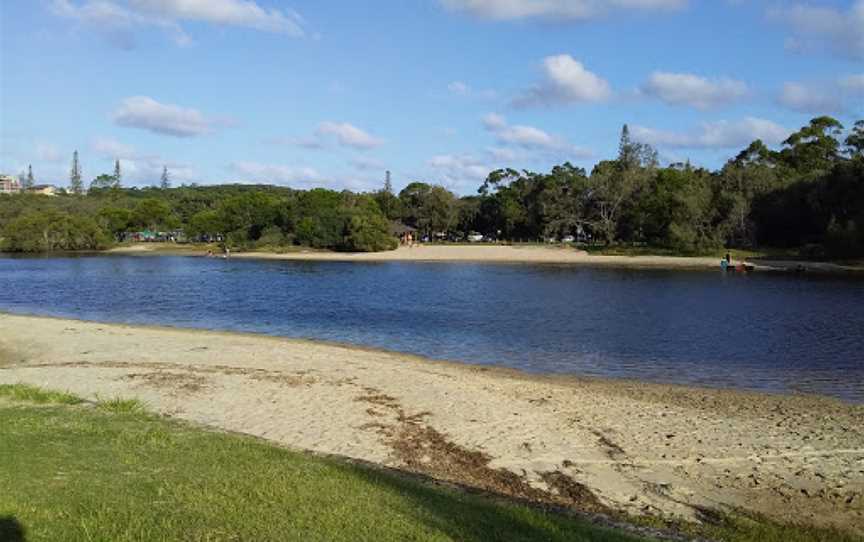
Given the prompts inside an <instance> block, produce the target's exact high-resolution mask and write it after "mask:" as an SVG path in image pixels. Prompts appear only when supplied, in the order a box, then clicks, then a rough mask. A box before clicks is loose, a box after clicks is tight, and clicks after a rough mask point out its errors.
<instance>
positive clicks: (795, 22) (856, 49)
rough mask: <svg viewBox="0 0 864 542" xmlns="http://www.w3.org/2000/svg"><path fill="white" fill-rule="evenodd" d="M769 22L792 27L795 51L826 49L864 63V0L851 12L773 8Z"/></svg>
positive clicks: (806, 7)
mask: <svg viewBox="0 0 864 542" xmlns="http://www.w3.org/2000/svg"><path fill="white" fill-rule="evenodd" d="M768 18H769V19H770V20H772V21H775V22H779V23H781V24H784V25H786V26H788V27H789V29H790V30H791V32H792V35H791V37H790V38H788V40H787V43H786V47H787V49H789V50H792V51H807V50H810V49H814V48H824V49H827V50H828V51H831V52H833V53H835V54H838V55H840V56H844V57H849V58H855V59H864V0H855V1H854V2H853V3H852V4H851V5H850V6H849V8H848V9H847V10H844V9H841V8H837V7H831V6H825V5H813V4H805V3H796V4H793V5H786V6H783V7H779V6H778V7H772V8H770V9H769V10H768Z"/></svg>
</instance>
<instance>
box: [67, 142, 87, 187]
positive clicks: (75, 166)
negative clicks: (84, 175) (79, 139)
mask: <svg viewBox="0 0 864 542" xmlns="http://www.w3.org/2000/svg"><path fill="white" fill-rule="evenodd" d="M69 192H71V193H72V194H74V195H81V194H82V193H83V192H84V185H83V183H82V181H81V164H80V163H79V162H78V151H75V152H74V153H72V168H71V169H70V170H69Z"/></svg>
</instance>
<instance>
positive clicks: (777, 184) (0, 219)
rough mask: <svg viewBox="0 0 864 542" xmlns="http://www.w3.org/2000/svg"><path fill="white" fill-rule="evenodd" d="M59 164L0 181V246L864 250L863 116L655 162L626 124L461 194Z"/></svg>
mask: <svg viewBox="0 0 864 542" xmlns="http://www.w3.org/2000/svg"><path fill="white" fill-rule="evenodd" d="M72 172H73V173H72V177H73V179H72V180H73V182H72V187H73V188H70V190H69V191H61V194H60V195H59V196H57V197H46V196H40V195H34V194H20V195H11V196H4V197H0V238H2V240H0V250H4V251H12V252H50V251H57V250H98V249H102V248H105V247H107V246H110V245H111V244H113V243H116V242H119V241H121V240H123V239H128V238H129V237H130V234H131V233H133V232H135V235H136V236H137V235H138V234H139V233H141V232H145V233H144V235H145V237H147V236H149V235H151V234H152V232H162V233H161V235H160V236H159V238H165V239H172V240H183V239H189V240H199V241H202V240H203V241H212V240H216V241H218V242H220V243H222V244H224V245H225V246H228V247H231V248H235V249H249V250H251V249H262V248H269V249H279V248H280V247H283V248H284V247H292V246H302V247H311V248H318V249H329V250H337V251H350V252H369V251H382V250H389V249H393V248H395V247H396V237H395V235H394V234H396V233H398V232H399V231H400V229H401V231H402V233H403V234H404V233H405V232H406V231H412V232H413V233H412V235H413V237H414V238H415V239H416V238H421V239H429V240H464V239H480V238H483V239H485V240H496V241H520V240H521V241H531V242H536V241H543V242H547V241H551V240H567V241H570V242H581V243H584V244H587V245H595V246H603V247H614V246H629V247H650V248H649V250H655V251H661V252H663V253H672V254H676V255H693V254H709V253H714V252H716V251H717V250H719V249H723V248H726V247H738V248H754V247H757V248H758V247H774V248H779V249H783V250H786V251H787V252H792V253H793V254H795V255H796V256H797V257H800V256H805V257H809V258H830V259H854V258H860V257H862V256H864V121H858V122H856V123H855V124H854V126H853V127H851V129H849V130H847V129H846V128H845V127H843V126H842V125H841V124H840V123H839V122H838V121H837V120H835V119H833V118H831V117H818V118H814V119H813V120H811V121H810V123H809V124H807V126H804V127H802V128H801V129H800V130H798V131H797V132H795V133H793V134H792V135H790V136H789V138H788V139H786V141H785V142H784V143H783V145H782V146H781V148H779V149H770V148H768V147H767V146H766V145H765V144H763V143H762V142H761V141H758V140H757V141H754V142H753V143H752V144H750V145H749V146H748V147H747V148H746V149H743V150H742V151H741V152H740V153H738V154H737V155H736V156H734V157H733V158H731V159H730V160H729V161H728V162H727V163H726V164H725V165H724V166H723V167H722V168H720V169H719V170H717V171H710V170H707V169H704V168H699V167H694V166H691V165H690V164H689V163H678V164H670V165H666V166H664V167H661V166H660V165H659V164H658V159H657V152H656V151H655V150H654V149H653V148H651V147H650V146H648V145H645V144H643V143H639V142H636V141H634V140H633V139H632V138H631V137H630V134H629V130H628V129H627V127H626V126H625V127H624V129H623V130H622V134H621V140H620V148H619V153H618V156H617V157H615V158H614V159H610V160H603V161H600V162H599V163H598V164H596V165H595V166H594V168H593V170H592V171H591V172H590V174H589V173H588V172H586V171H585V170H584V169H582V168H580V167H575V166H573V165H571V164H570V163H564V164H562V165H559V166H556V167H554V168H552V170H551V171H550V172H548V173H535V172H530V171H517V170H514V169H510V168H504V169H498V170H495V171H492V172H491V173H490V174H489V175H488V177H487V178H486V180H485V182H483V183H482V185H481V186H480V187H479V189H478V193H477V195H473V196H464V197H457V196H456V195H455V194H453V193H452V192H450V191H448V190H447V189H445V188H444V187H442V186H440V185H434V184H429V183H425V182H411V183H409V184H408V185H407V186H406V187H405V188H404V189H403V190H402V191H400V192H399V193H398V194H396V193H394V191H393V188H392V186H391V185H390V183H389V181H388V182H386V183H385V186H384V187H383V188H382V189H381V190H378V191H375V192H371V193H352V192H349V191H343V192H337V191H332V190H326V189H313V190H306V191H303V190H292V189H289V188H285V187H277V186H270V185H243V184H235V185H220V186H195V185H192V186H182V187H178V188H170V187H169V184H168V183H167V182H163V183H162V186H160V187H158V188H157V187H153V188H123V186H122V183H121V172H120V168H119V164H118V166H117V168H116V170H115V173H114V175H100V176H99V177H97V178H96V179H94V181H93V182H92V183H91V187H90V190H89V191H87V192H86V194H85V192H84V190H83V189H82V187H81V186H82V183H81V181H80V168H79V167H78V165H77V153H76V157H75V162H74V164H73V168H72ZM76 176H77V177H76ZM166 178H167V172H166ZM76 179H77V180H76ZM394 223H396V224H397V227H396V229H395V230H394V228H393V225H394ZM404 225H407V226H409V227H410V228H413V229H414V230H405V229H404ZM148 238H149V237H148Z"/></svg>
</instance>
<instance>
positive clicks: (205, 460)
mask: <svg viewBox="0 0 864 542" xmlns="http://www.w3.org/2000/svg"><path fill="white" fill-rule="evenodd" d="M77 402H78V400H77V399H76V398H74V397H72V396H69V395H67V394H61V393H54V392H44V391H41V390H38V389H33V388H29V387H25V386H0V458H2V459H0V540H11V541H14V540H15V538H14V537H16V536H17V535H16V534H14V533H15V531H16V530H17V529H19V528H21V529H23V530H24V531H25V534H24V537H25V539H26V540H27V541H28V542H32V541H40V540H46V541H48V540H51V541H53V540H67V541H76V540H82V541H83V540H111V541H124V540H129V541H132V540H135V541H140V540H258V541H265V540H467V541H471V540H478V541H479V540H496V539H497V540H592V541H601V542H625V541H635V540H638V539H637V538H634V537H631V536H627V535H623V534H619V533H613V532H611V531H608V530H605V529H602V528H599V527H596V526H592V525H590V524H587V523H585V522H582V521H579V520H576V519H573V518H570V517H564V516H561V515H557V514H552V513H545V512H543V511H540V510H537V509H533V508H529V507H525V506H520V505H514V504H508V503H501V502H497V501H493V500H490V499H486V498H482V497H480V496H477V495H470V494H466V493H463V492H459V491H455V490H451V489H446V488H442V487H438V486H434V485H431V484H427V483H423V482H420V481H416V480H413V479H407V478H405V477H402V476H397V475H394V474H391V473H387V472H383V471H379V470H375V469H370V468H366V467H362V466H357V465H353V464H350V463H347V462H343V461H337V460H333V459H325V458H318V457H313V456H310V455H308V454H302V453H297V452H293V451H289V450H285V449H281V448H278V447H275V446H271V445H268V444H267V443H265V442H262V441H259V440H255V439H252V438H246V437H242V436H238V435H228V434H221V433H214V432H210V431H205V430H201V429H198V428H192V427H189V426H187V425H184V424H181V423H177V422H174V421H171V420H167V419H164V418H160V417H157V416H153V415H149V414H147V413H146V412H145V411H144V410H143V409H142V408H141V405H140V404H138V403H136V402H134V401H123V400H110V401H104V402H100V403H98V404H96V405H91V404H75V403H77Z"/></svg>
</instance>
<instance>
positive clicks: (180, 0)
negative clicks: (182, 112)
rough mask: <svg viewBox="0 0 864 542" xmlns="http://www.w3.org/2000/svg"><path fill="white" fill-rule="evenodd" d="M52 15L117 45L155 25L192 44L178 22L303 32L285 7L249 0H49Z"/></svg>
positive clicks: (294, 34)
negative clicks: (269, 6)
mask: <svg viewBox="0 0 864 542" xmlns="http://www.w3.org/2000/svg"><path fill="white" fill-rule="evenodd" d="M49 10H50V12H51V13H53V14H54V15H56V16H59V17H65V18H67V19H71V20H75V21H77V22H78V23H80V24H82V25H84V26H87V27H89V28H92V29H94V30H95V31H96V32H98V33H100V34H102V35H104V36H105V37H106V38H107V39H108V40H109V42H110V43H112V44H113V45H115V46H117V47H119V48H121V49H127V50H128V49H133V48H134V47H135V44H136V43H135V42H136V38H135V32H136V31H137V30H145V29H147V28H158V29H161V30H163V31H165V32H166V33H168V34H169V35H170V36H171V37H172V39H173V40H174V42H175V43H176V44H178V45H188V44H190V43H192V41H193V40H192V38H191V37H190V36H189V35H188V34H187V33H186V31H185V29H184V28H183V27H182V24H181V23H184V22H192V23H208V24H213V25H217V26H233V27H241V28H248V29H252V30H258V31H263V32H271V33H277V34H284V35H286V36H289V37H294V38H299V37H303V36H304V35H305V34H306V32H305V30H304V25H305V21H304V20H303V18H302V17H301V16H300V14H298V13H297V12H295V11H293V10H290V9H287V10H284V9H283V10H280V9H275V8H274V9H270V10H267V9H264V8H262V7H261V6H260V5H258V3H256V2H255V1H253V0H128V1H126V2H121V1H118V0H82V1H81V2H76V1H74V0H51V3H50V5H49Z"/></svg>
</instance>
